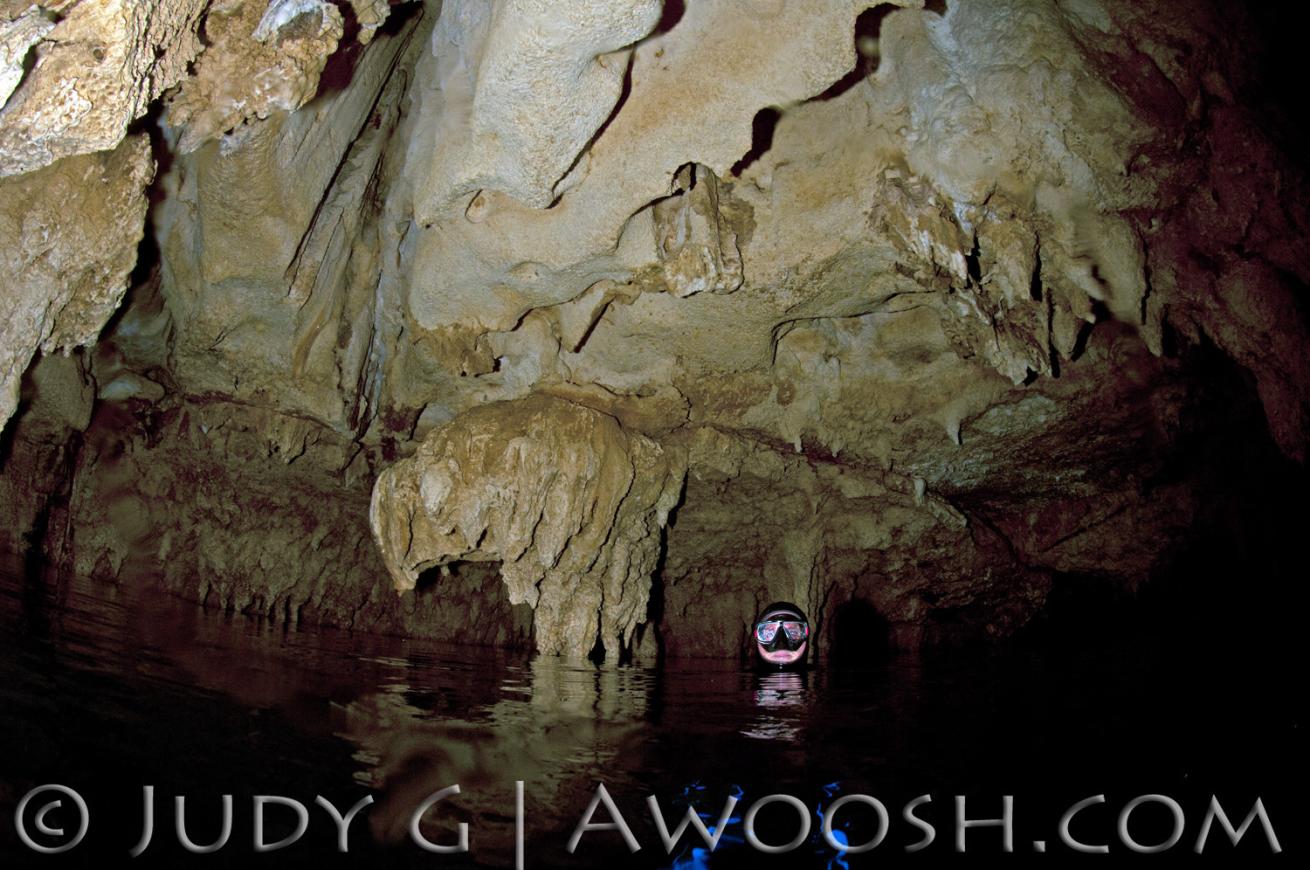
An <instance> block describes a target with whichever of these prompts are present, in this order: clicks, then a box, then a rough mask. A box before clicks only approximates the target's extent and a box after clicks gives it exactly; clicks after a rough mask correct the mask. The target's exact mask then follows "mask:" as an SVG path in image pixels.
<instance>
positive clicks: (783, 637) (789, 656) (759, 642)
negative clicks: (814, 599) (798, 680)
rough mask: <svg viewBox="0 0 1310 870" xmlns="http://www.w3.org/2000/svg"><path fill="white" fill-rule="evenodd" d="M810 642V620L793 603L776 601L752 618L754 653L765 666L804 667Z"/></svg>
mask: <svg viewBox="0 0 1310 870" xmlns="http://www.w3.org/2000/svg"><path fill="white" fill-rule="evenodd" d="M809 645H810V621H809V620H808V619H806V618H805V613H804V611H802V610H801V609H800V608H799V607H797V606H796V605H795V604H788V603H787V602H785V601H777V602H774V603H773V604H770V605H769V606H768V607H766V608H764V610H762V611H760V616H759V618H758V619H756V620H755V654H756V657H757V660H758V662H759V664H760V665H761V666H764V667H767V668H779V669H781V668H803V667H805V653H806V651H807V650H808V649H809Z"/></svg>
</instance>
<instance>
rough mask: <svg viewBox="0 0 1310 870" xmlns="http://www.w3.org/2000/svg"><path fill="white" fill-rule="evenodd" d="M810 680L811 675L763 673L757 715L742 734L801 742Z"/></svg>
mask: <svg viewBox="0 0 1310 870" xmlns="http://www.w3.org/2000/svg"><path fill="white" fill-rule="evenodd" d="M808 677H809V672H808V671H775V672H765V673H762V674H761V675H760V676H759V677H758V678H757V679H756V686H755V706H756V708H757V712H756V715H755V717H754V718H753V719H752V720H751V723H750V725H749V726H748V727H747V728H744V729H742V732H741V733H742V734H745V735H746V736H747V737H756V738H759V739H760V740H796V739H798V738H800V736H801V721H802V717H803V716H804V713H805V708H806V700H807V699H806V685H807V683H808V682H809V680H808Z"/></svg>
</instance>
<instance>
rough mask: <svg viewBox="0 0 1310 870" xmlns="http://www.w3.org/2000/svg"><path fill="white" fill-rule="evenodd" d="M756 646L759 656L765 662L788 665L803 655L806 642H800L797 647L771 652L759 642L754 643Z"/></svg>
mask: <svg viewBox="0 0 1310 870" xmlns="http://www.w3.org/2000/svg"><path fill="white" fill-rule="evenodd" d="M756 646H757V648H758V649H759V653H760V658H762V659H764V660H765V661H766V662H771V663H772V664H776V665H789V664H791V663H792V662H794V661H798V660H799V659H800V657H801V656H803V655H805V647H806V646H807V644H801V645H800V647H799V648H797V649H780V650H774V651H772V652H770V651H769V650H766V649H765V648H764V647H763V646H760V645H759V644H756Z"/></svg>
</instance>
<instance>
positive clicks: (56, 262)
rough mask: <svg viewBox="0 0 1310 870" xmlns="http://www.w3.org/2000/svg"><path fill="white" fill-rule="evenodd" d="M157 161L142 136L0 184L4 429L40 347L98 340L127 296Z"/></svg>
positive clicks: (47, 349)
mask: <svg viewBox="0 0 1310 870" xmlns="http://www.w3.org/2000/svg"><path fill="white" fill-rule="evenodd" d="M153 175H154V161H153V160H152V159H151V157H150V149H149V145H148V143H147V142H146V140H145V138H144V137H139V136H138V137H132V138H130V139H127V140H125V141H124V142H123V143H122V144H121V145H119V146H118V147H117V148H116V149H114V150H112V151H106V152H101V153H96V154H85V155H79V156H76V157H69V158H67V159H65V160H62V161H60V162H58V163H56V164H54V165H53V166H49V167H46V168H45V169H41V170H38V171H36V172H32V173H28V174H27V175H23V176H19V177H16V178H8V179H4V180H0V196H3V199H0V268H3V269H4V273H5V275H7V276H9V279H8V280H9V282H10V283H9V286H8V288H7V289H6V291H5V293H4V294H3V295H0V423H4V422H7V421H8V420H9V417H10V416H11V415H12V414H13V413H14V410H15V408H17V406H18V398H19V385H20V382H21V380H22V376H23V372H24V370H25V369H26V368H27V366H28V363H30V362H31V360H32V357H33V355H34V354H35V353H36V352H37V350H38V349H39V350H41V351H42V352H44V353H54V352H58V351H69V350H72V349H73V348H76V347H82V346H84V345H88V344H90V343H92V342H93V341H95V339H96V337H97V335H99V333H100V330H101V328H102V327H103V326H104V325H105V322H106V321H107V320H109V317H110V315H112V314H113V313H114V310H115V309H116V308H117V307H118V304H119V302H120V301H122V299H123V294H124V293H125V292H126V291H127V281H128V276H129V275H130V274H131V272H132V269H133V267H134V266H135V264H136V257H137V243H138V242H140V241H141V236H142V233H143V232H144V223H145V215H146V196H145V189H146V185H148V184H149V183H150V179H151V177H152V176H153Z"/></svg>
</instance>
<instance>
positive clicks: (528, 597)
mask: <svg viewBox="0 0 1310 870" xmlns="http://www.w3.org/2000/svg"><path fill="white" fill-rule="evenodd" d="M685 464H686V463H685V459H684V458H683V457H682V456H681V455H679V453H678V451H676V450H667V449H664V448H661V447H660V445H658V444H656V443H655V442H654V441H651V440H650V439H649V438H646V437H644V436H642V435H637V434H629V433H626V432H624V431H623V429H622V427H621V426H619V424H618V422H617V421H616V420H615V419H614V418H613V417H610V416H608V415H606V414H602V413H600V412H599V411H593V410H591V409H590V408H584V407H582V406H581V405H575V404H573V403H571V402H568V401H565V400H563V399H556V398H551V397H547V396H536V397H532V398H528V399H523V400H520V401H518V402H505V403H494V404H490V405H485V406H482V407H479V408H474V409H472V410H470V411H467V412H465V413H464V414H461V415H460V416H459V417H457V418H455V419H454V420H452V421H451V422H449V423H447V424H445V425H444V426H442V427H440V428H438V429H436V430H435V431H433V432H432V434H430V435H429V436H428V437H427V439H426V440H424V442H423V444H422V445H420V446H419V449H418V451H417V452H416V453H415V454H414V456H412V457H410V458H409V459H406V460H403V461H402V462H399V463H397V464H396V465H393V466H392V467H390V468H388V469H387V470H386V471H384V472H382V474H381V476H379V477H378V481H377V483H376V484H375V486H374V489H373V503H372V508H371V510H370V514H369V515H370V518H371V523H372V526H373V534H374V535H375V536H376V537H377V540H378V544H379V545H380V546H381V548H382V557H383V560H384V561H385V562H386V564H387V569H388V570H389V571H390V572H391V576H392V578H393V579H394V580H395V583H396V588H397V589H399V590H401V591H406V590H409V589H413V588H414V585H415V583H416V581H417V579H418V575H419V574H420V572H422V571H424V570H426V569H428V568H432V567H435V566H438V565H446V564H448V563H450V562H452V561H473V562H483V561H497V562H499V563H500V574H501V576H502V577H503V578H504V580H505V583H506V585H507V586H508V588H509V598H510V601H511V602H512V603H515V604H519V603H524V602H526V603H527V604H528V605H530V606H531V607H532V608H533V610H534V611H535V625H536V637H537V648H538V649H539V650H541V651H542V652H544V653H565V654H567V655H569V656H570V657H573V658H578V659H581V658H583V657H585V656H586V655H587V654H588V653H589V652H591V649H592V647H593V646H594V645H595V644H596V640H597V636H598V632H599V638H600V641H601V643H603V644H604V646H605V649H606V651H607V652H609V653H610V654H611V655H617V654H618V653H619V652H620V651H623V650H625V649H629V648H630V647H631V643H632V639H633V634H634V632H635V631H636V629H637V626H638V625H639V624H641V623H643V622H645V619H646V610H647V603H648V599H649V593H650V585H651V574H652V573H653V572H654V570H655V566H656V562H657V561H658V558H659V553H660V543H661V540H660V538H661V533H662V531H663V529H664V526H665V524H666V523H667V522H668V516H669V511H670V510H672V509H673V507H674V505H675V504H676V503H677V501H678V497H679V495H680V493H681V491H682V481H683V476H684V474H685Z"/></svg>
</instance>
